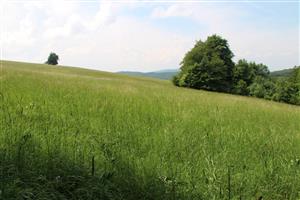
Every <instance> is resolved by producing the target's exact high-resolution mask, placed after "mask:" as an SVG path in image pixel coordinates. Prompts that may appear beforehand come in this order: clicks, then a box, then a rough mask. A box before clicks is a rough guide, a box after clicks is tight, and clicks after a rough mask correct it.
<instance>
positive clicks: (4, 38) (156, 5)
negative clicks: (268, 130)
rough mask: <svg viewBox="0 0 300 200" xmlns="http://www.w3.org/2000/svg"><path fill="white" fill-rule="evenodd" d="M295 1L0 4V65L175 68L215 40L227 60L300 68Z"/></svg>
mask: <svg viewBox="0 0 300 200" xmlns="http://www.w3.org/2000/svg"><path fill="white" fill-rule="evenodd" d="M299 4H300V3H299V2H298V1H272V0H269V1H267V0H264V1H257V0H248V1H238V0H236V1H234V0H229V1H228V0H227V1H226V0H223V1H222V0H217V1H207V0H206V1H196V0H180V1H175V0H172V1H165V0H156V1H155V0H154V1H136V0H135V1H130V0H117V1H113V0H111V1H109V0H105V1H93V0H87V1H83V0H81V1H76V0H75V1H74V0H71V1H70V0H69V1H68V0H65V1H63V0H60V1H57V0H40V1H39V0H34V1H26V0H16V1H14V0H10V1H8V0H0V8H1V11H0V12H1V13H0V14H1V17H0V47H1V59H4V60H16V61H25V62H35V63H43V62H45V61H46V59H47V57H48V55H49V53H50V52H55V53H57V54H58V55H59V57H60V61H59V64H60V65H69V66H78V67H85V68H91V69H98V70H102V71H112V72H116V71H143V72H145V71H156V70H162V69H176V68H179V67H180V61H181V60H182V58H183V57H184V55H185V53H186V52H187V51H188V50H189V49H191V48H192V47H193V45H194V44H195V42H196V41H197V40H202V41H204V40H206V38H207V37H208V36H209V35H212V34H218V35H220V36H222V37H224V38H225V39H227V40H228V43H229V45H230V48H231V50H232V51H233V53H234V55H235V56H234V61H237V60H238V59H242V58H245V59H246V60H249V61H255V62H257V63H264V64H265V65H267V66H268V67H269V69H270V70H271V71H274V70H279V69H284V68H290V67H293V66H295V65H300V52H299V48H300V45H299V44H300V43H299V37H300V35H299V9H300V7H299Z"/></svg>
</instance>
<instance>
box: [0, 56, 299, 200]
mask: <svg viewBox="0 0 300 200" xmlns="http://www.w3.org/2000/svg"><path fill="white" fill-rule="evenodd" d="M0 83H1V93H0V109H1V112H0V117H1V124H0V199H155V200H156V199H260V198H263V199H299V198H300V148H299V145H300V108H299V107H296V106H292V105H286V104H280V103H274V102H270V101H265V100H259V99H255V98H247V97H240V96H234V95H228V94H219V93H212V92H204V91H196V90H190V89H183V88H176V87H174V86H172V84H171V83H169V82H167V81H160V80H155V79H147V78H133V77H128V76H125V75H117V74H112V73H105V72H97V71H92V70H84V69H78V68H70V67H50V66H47V65H37V64H29V63H17V62H8V61H3V66H2V70H1V76H0Z"/></svg>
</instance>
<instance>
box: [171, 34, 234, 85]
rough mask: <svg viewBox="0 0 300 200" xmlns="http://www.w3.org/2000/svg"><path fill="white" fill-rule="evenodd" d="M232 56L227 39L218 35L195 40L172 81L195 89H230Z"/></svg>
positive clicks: (232, 65)
mask: <svg viewBox="0 0 300 200" xmlns="http://www.w3.org/2000/svg"><path fill="white" fill-rule="evenodd" d="M232 57H233V53H232V52H231V50H230V48H229V45H228V43H227V41H226V40H225V39H223V38H221V37H220V36H217V35H212V36H210V37H208V38H207V40H206V41H205V42H202V41H201V40H200V41H197V42H196V44H195V46H194V48H192V49H191V50H190V51H189V52H187V54H186V55H185V57H184V58H183V61H182V62H181V68H180V69H181V71H180V73H179V74H178V75H177V76H176V77H175V78H174V83H175V84H176V85H178V86H185V87H191V88H197V89H206V90H213V91H230V89H231V83H232V69H233V67H234V63H233V61H232V60H231V59H232Z"/></svg>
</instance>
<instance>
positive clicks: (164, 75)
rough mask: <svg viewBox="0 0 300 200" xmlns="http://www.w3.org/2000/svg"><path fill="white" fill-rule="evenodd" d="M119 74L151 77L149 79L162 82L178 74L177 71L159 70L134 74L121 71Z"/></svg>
mask: <svg viewBox="0 0 300 200" xmlns="http://www.w3.org/2000/svg"><path fill="white" fill-rule="evenodd" d="M118 73H120V74H127V75H130V76H144V77H151V78H158V79H163V80H171V79H172V77H173V76H175V75H176V74H177V73H178V70H176V69H174V70H161V71H154V72H135V71H121V72H118Z"/></svg>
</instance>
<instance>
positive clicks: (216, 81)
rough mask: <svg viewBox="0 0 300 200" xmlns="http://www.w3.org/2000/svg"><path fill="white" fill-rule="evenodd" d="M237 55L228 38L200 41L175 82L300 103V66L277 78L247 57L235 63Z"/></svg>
mask: <svg viewBox="0 0 300 200" xmlns="http://www.w3.org/2000/svg"><path fill="white" fill-rule="evenodd" d="M233 56H234V55H233V53H232V51H231V50H230V48H229V45H228V42H227V40H225V39H223V38H221V37H220V36H217V35H212V36H209V37H208V38H207V40H206V41H204V42H203V41H197V42H196V44H195V46H194V47H193V48H192V49H191V50H190V51H189V52H187V53H186V55H185V57H184V58H183V60H182V62H181V63H180V64H181V67H180V72H179V73H178V74H177V75H176V76H174V77H173V83H174V84H175V85H176V86H180V87H189V88H195V89H204V90H210V91H218V92H227V93H232V94H239V95H244V96H254V97H258V98H265V99H268V100H274V101H279V102H285V103H290V104H296V105H300V67H294V69H293V72H292V75H291V76H290V77H287V78H274V77H271V76H270V71H269V69H268V67H267V66H266V65H264V64H257V63H255V62H248V61H247V60H245V59H242V60H239V61H238V62H237V63H234V62H233V61H232V58H233Z"/></svg>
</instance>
